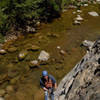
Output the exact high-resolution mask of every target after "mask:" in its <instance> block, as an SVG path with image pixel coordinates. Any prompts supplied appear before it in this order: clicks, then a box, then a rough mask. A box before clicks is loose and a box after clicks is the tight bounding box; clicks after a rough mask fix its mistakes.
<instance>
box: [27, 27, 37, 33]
mask: <svg viewBox="0 0 100 100" xmlns="http://www.w3.org/2000/svg"><path fill="white" fill-rule="evenodd" d="M26 30H27V32H31V33H35V32H36V29H35V28H33V27H30V26H27V29H26Z"/></svg>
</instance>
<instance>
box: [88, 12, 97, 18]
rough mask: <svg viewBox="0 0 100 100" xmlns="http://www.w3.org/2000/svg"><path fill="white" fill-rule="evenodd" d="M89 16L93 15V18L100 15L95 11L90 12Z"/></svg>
mask: <svg viewBox="0 0 100 100" xmlns="http://www.w3.org/2000/svg"><path fill="white" fill-rule="evenodd" d="M88 14H89V15H91V16H94V17H96V16H99V14H98V13H97V12H95V11H92V12H88Z"/></svg>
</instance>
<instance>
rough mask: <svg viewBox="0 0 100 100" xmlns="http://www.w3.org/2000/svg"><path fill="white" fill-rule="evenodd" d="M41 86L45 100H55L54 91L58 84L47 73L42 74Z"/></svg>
mask: <svg viewBox="0 0 100 100" xmlns="http://www.w3.org/2000/svg"><path fill="white" fill-rule="evenodd" d="M40 86H41V88H42V89H43V90H44V93H45V100H48V97H49V96H50V98H51V100H54V90H55V89H56V88H57V83H56V80H55V78H54V77H53V76H52V75H48V72H47V71H43V72H42V77H41V79H40ZM48 95H49V96H48Z"/></svg>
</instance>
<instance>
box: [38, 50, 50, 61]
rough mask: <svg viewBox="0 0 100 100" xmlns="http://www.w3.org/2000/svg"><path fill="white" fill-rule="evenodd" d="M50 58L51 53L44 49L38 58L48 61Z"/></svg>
mask: <svg viewBox="0 0 100 100" xmlns="http://www.w3.org/2000/svg"><path fill="white" fill-rule="evenodd" d="M49 58H50V55H49V53H47V52H46V51H44V50H43V51H41V52H40V55H39V57H38V60H39V61H47V60H48V59H49Z"/></svg>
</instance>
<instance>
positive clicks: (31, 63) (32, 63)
mask: <svg viewBox="0 0 100 100" xmlns="http://www.w3.org/2000/svg"><path fill="white" fill-rule="evenodd" d="M29 66H30V68H34V67H39V62H38V60H33V61H30V63H29Z"/></svg>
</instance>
